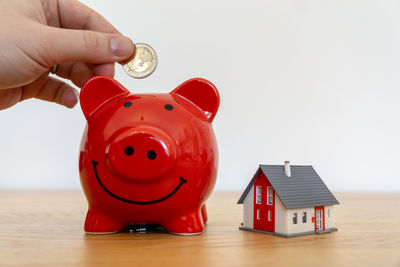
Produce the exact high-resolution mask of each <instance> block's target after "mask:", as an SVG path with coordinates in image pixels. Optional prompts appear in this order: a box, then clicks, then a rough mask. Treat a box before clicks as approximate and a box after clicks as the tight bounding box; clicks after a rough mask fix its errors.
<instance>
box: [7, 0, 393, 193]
mask: <svg viewBox="0 0 400 267" xmlns="http://www.w3.org/2000/svg"><path fill="white" fill-rule="evenodd" d="M84 2H85V3H86V4H88V5H89V6H91V7H92V8H94V9H96V10H97V11H99V12H100V13H102V14H103V15H104V16H105V17H106V18H107V19H108V20H109V21H111V22H112V23H113V24H114V25H115V26H116V27H117V28H119V29H120V30H121V32H123V33H124V34H125V35H127V36H130V37H131V38H132V39H133V40H134V41H135V42H146V43H148V44H150V45H152V46H153V48H154V49H155V50H156V51H157V53H158V57H159V65H158V69H157V70H156V72H155V73H154V74H153V75H152V76H150V77H149V78H147V79H144V80H135V79H132V78H129V77H128V76H127V75H126V74H125V73H124V72H123V71H122V68H121V67H120V66H117V74H116V79H117V80H118V81H120V82H121V83H122V84H124V85H125V86H126V87H127V88H129V89H130V90H131V91H133V92H138V93H155V92H169V91H170V90H172V89H174V88H175V87H176V86H177V85H178V84H180V83H181V82H183V81H185V80H186V79H188V78H191V77H204V78H207V79H209V80H210V81H212V82H213V83H214V84H215V85H216V86H217V87H218V89H219V91H220V94H221V107H220V110H219V113H218V115H217V116H216V118H215V120H214V123H213V124H214V128H215V132H216V135H217V139H218V141H219V148H220V165H219V174H218V182H217V186H216V189H219V190H232V189H233V190H243V189H244V187H245V186H246V185H247V183H248V181H249V180H250V178H251V176H252V175H253V173H254V171H255V170H256V168H257V166H258V164H260V163H262V164H282V163H283V161H284V160H291V162H292V163H293V164H306V165H313V166H314V167H315V169H316V170H317V172H318V173H319V174H320V175H321V177H322V178H323V180H324V181H325V183H326V184H327V185H328V186H329V187H330V188H331V189H333V190H357V191H359V190H369V191H371V190H380V191H382V190H384V191H398V190H400V179H399V177H400V172H399V163H400V141H399V139H400V138H399V137H400V126H399V125H400V116H399V115H400V105H399V99H400V75H399V73H400V15H399V14H400V1H389V0H388V1H368V0H360V1H355V0H343V1H308V0H279V1H276V0H273V1H266V0H264V1H255V0H252V1H243V0H241V1H229V0H223V1H222V0H220V1H215V0H202V1H177V0H168V1H148V0H146V1H143V0H142V1H122V0H119V1H109V0H103V1H100V0H98V1H88V0H87V1H84ZM2 67H4V66H2ZM0 123H1V124H0V125H1V126H0V127H1V130H0V148H1V149H0V189H9V188H19V189H20V188H29V189H31V188H46V189H52V188H57V189H58V188H80V184H79V175H78V150H79V143H80V138H81V134H82V131H83V129H84V125H85V121H84V117H83V115H82V112H81V110H80V107H79V106H77V107H76V108H75V109H73V110H68V109H66V108H63V107H60V106H57V105H55V104H52V103H45V102H40V101H38V100H29V101H26V102H23V103H21V104H18V105H17V106H15V107H13V108H11V109H9V110H6V111H1V112H0Z"/></svg>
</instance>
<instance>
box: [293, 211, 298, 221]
mask: <svg viewBox="0 0 400 267" xmlns="http://www.w3.org/2000/svg"><path fill="white" fill-rule="evenodd" d="M293 224H297V213H296V212H295V213H293Z"/></svg>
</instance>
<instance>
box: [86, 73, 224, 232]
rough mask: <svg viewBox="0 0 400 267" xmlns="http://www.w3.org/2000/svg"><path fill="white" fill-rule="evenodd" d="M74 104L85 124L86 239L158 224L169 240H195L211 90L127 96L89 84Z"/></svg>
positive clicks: (205, 173)
mask: <svg viewBox="0 0 400 267" xmlns="http://www.w3.org/2000/svg"><path fill="white" fill-rule="evenodd" d="M80 103H81V107H82V111H83V113H84V115H85V117H86V119H87V127H86V129H85V131H84V134H83V137H82V142H81V148H80V159H79V171H80V179H81V184H82V187H83V190H84V192H85V195H86V198H87V200H88V203H89V209H88V212H87V215H86V221H85V232H86V233H99V234H105V233H114V232H118V231H121V230H122V229H124V228H126V227H127V226H129V225H140V224H157V225H160V226H162V227H163V228H164V229H165V230H166V231H167V232H169V233H174V234H182V235H191V234H199V233H201V232H202V231H203V229H204V223H205V222H206V221H207V214H206V208H205V201H206V199H207V198H208V196H209V195H210V193H211V192H212V189H213V188H214V185H215V180H216V174H217V164H218V152H217V143H216V140H215V136H214V132H213V129H212V126H211V122H212V120H213V118H214V116H215V114H216V112H217V110H218V106H219V94H218V91H217V90H216V88H215V86H214V85H213V84H212V83H210V82H209V81H207V80H204V79H191V80H188V81H186V82H184V83H183V84H181V85H180V86H178V87H177V88H176V89H175V90H173V91H172V92H170V93H168V94H132V93H130V91H128V90H127V89H125V88H124V87H123V86H122V85H121V84H119V83H118V82H117V81H115V80H114V79H112V78H109V77H106V76H94V77H93V78H91V79H89V80H88V81H87V82H86V83H85V85H84V86H83V88H82V90H81V93H80Z"/></svg>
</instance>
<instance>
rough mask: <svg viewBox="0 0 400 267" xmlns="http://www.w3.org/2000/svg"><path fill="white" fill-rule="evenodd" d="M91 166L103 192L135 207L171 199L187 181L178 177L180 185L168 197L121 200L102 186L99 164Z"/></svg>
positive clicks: (93, 162)
mask: <svg viewBox="0 0 400 267" xmlns="http://www.w3.org/2000/svg"><path fill="white" fill-rule="evenodd" d="M92 164H93V170H94V174H95V176H96V179H97V181H98V182H99V184H100V186H101V188H103V189H104V191H106V193H107V194H109V195H110V196H112V197H113V198H116V199H118V200H120V201H123V202H126V203H130V204H136V205H149V204H155V203H158V202H161V201H164V200H166V199H168V198H170V197H172V196H173V195H174V194H175V193H176V192H178V190H179V189H180V188H181V186H182V185H183V184H185V183H187V181H186V180H185V179H183V178H182V177H179V180H180V183H179V184H178V186H177V187H176V188H175V189H174V190H172V192H171V193H169V194H168V195H166V196H164V197H162V198H159V199H156V200H152V201H134V200H130V199H126V198H122V197H119V196H117V195H116V194H114V193H113V192H111V191H110V190H108V189H107V187H105V186H104V184H103V183H102V182H101V180H100V178H99V174H98V173H97V165H98V164H99V163H98V162H97V161H94V160H92Z"/></svg>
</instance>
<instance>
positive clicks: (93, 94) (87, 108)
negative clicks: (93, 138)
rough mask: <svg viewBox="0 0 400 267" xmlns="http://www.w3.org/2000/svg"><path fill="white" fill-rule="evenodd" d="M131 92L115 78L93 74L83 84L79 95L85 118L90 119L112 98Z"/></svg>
mask: <svg viewBox="0 0 400 267" xmlns="http://www.w3.org/2000/svg"><path fill="white" fill-rule="evenodd" d="M124 94H129V91H128V90H127V89H126V88H125V87H123V86H122V85H121V84H119V83H118V82H117V81H116V80H114V79H113V78H110V77H108V76H100V75H99V76H93V77H92V78H90V79H89V80H87V81H86V83H85V84H84V85H83V87H82V89H81V93H80V96H79V99H80V103H81V107H82V111H83V114H84V115H85V118H86V119H88V118H89V117H90V115H91V114H93V112H95V111H96V109H97V108H98V107H100V106H101V105H103V104H104V103H106V102H107V101H109V100H110V99H112V98H114V97H117V96H121V95H124Z"/></svg>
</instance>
